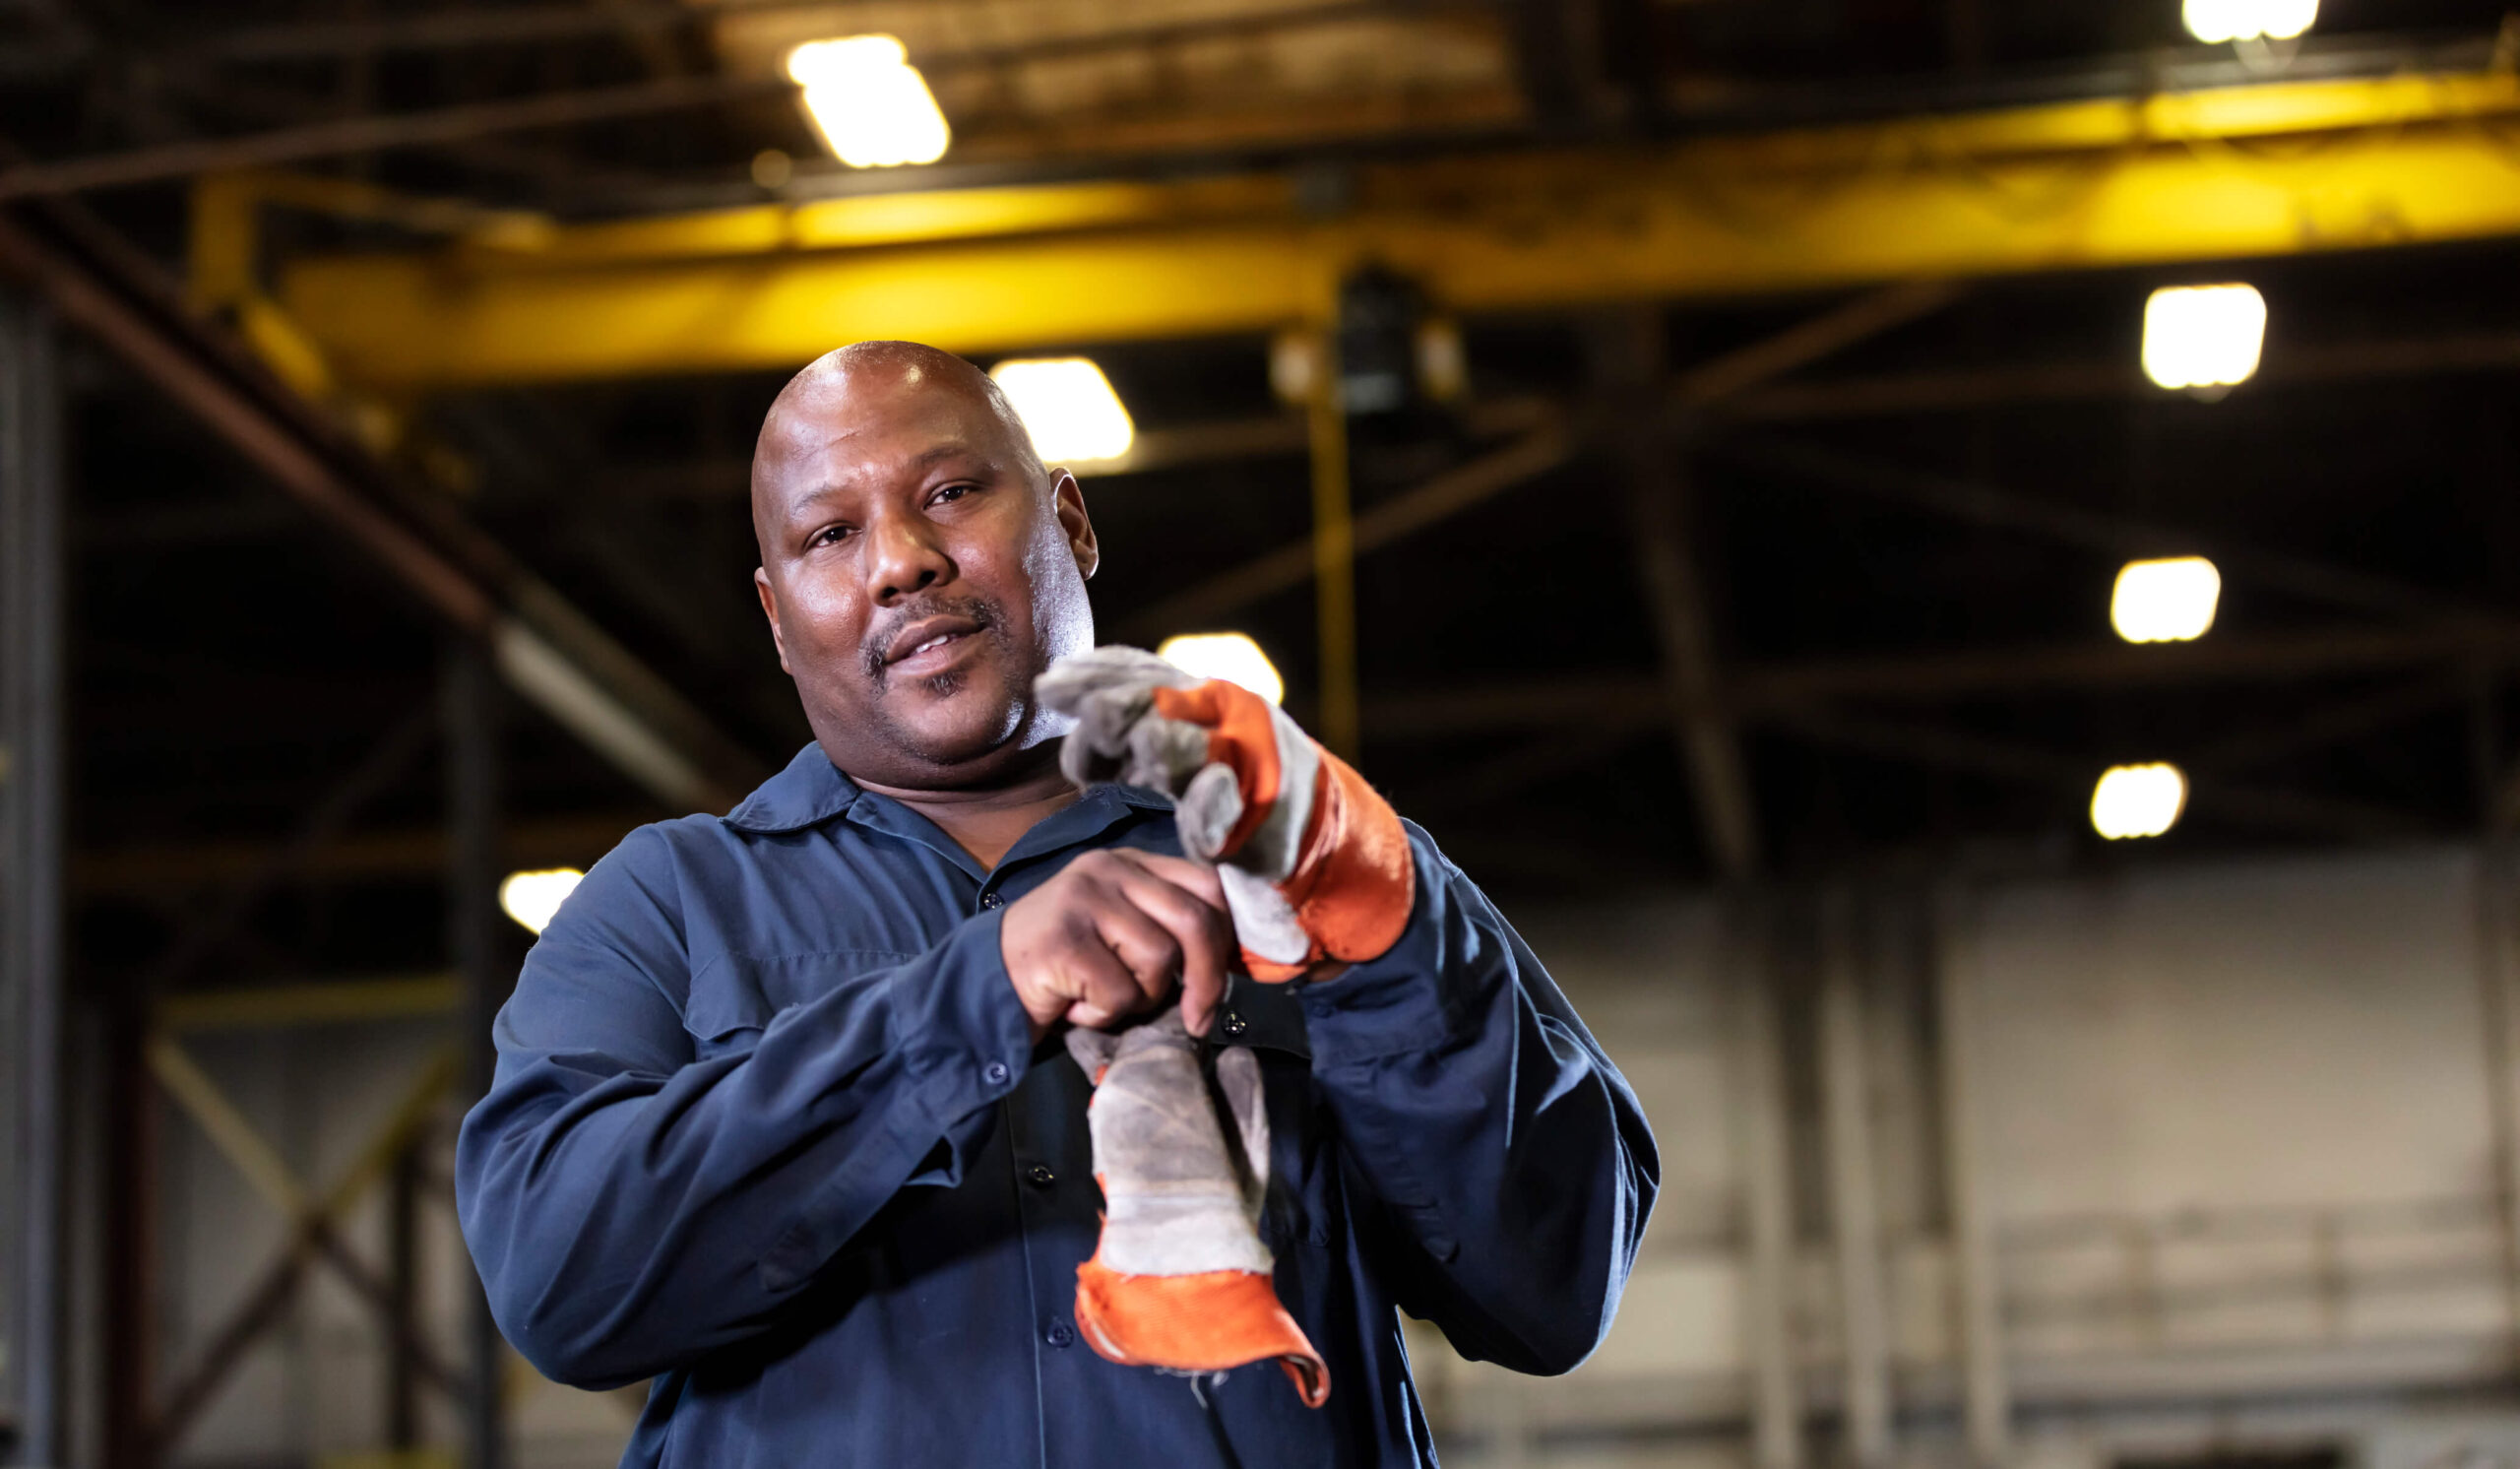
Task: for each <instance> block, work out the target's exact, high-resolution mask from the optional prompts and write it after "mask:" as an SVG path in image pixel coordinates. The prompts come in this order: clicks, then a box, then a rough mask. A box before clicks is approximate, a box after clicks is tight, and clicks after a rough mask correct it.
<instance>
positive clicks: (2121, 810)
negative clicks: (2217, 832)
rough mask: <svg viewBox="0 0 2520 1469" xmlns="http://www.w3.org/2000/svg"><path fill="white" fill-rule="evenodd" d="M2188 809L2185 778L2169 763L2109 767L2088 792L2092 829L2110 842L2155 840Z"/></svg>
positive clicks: (2175, 823)
mask: <svg viewBox="0 0 2520 1469" xmlns="http://www.w3.org/2000/svg"><path fill="white" fill-rule="evenodd" d="M2186 807H2187V777H2186V776H2183V775H2181V774H2179V770H2178V767H2177V766H2175V765H2169V764H2153V765H2112V766H2110V768H2109V770H2108V771H2107V772H2105V773H2104V774H2103V775H2102V776H2101V778H2100V784H2099V785H2097V786H2095V787H2093V788H2092V793H2091V829H2092V830H2094V831H2096V832H2098V833H2100V834H2101V835H2102V836H2104V837H2107V838H2108V839H2109V840H2110V841H2112V842H2122V841H2125V840H2127V839H2128V838H2131V837H2157V836H2160V835H2161V834H2162V833H2163V832H2166V831H2168V830H2170V829H2171V828H2172V827H2173V826H2175V825H2177V824H2178V813H2179V812H2180V811H2182V810H2184V809H2186Z"/></svg>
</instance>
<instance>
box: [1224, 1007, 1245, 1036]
mask: <svg viewBox="0 0 2520 1469" xmlns="http://www.w3.org/2000/svg"><path fill="white" fill-rule="evenodd" d="M1249 1029H1251V1022H1250V1021H1248V1020H1245V1019H1243V1018H1242V1014H1241V1012H1240V1011H1238V1010H1228V1011H1226V1012H1225V1033H1226V1034H1227V1035H1229V1036H1238V1035H1241V1034H1242V1033H1243V1032H1244V1031H1247V1030H1249Z"/></svg>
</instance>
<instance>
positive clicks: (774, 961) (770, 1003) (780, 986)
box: [682, 949, 917, 1060]
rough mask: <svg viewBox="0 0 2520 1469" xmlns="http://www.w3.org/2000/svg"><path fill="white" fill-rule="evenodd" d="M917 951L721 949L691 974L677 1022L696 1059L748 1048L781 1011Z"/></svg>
mask: <svg viewBox="0 0 2520 1469" xmlns="http://www.w3.org/2000/svg"><path fill="white" fill-rule="evenodd" d="M916 957H917V955H915V954H904V953H897V952H895V951H893V950H891V949H819V950H815V951H813V952H809V953H799V954H738V953H725V954H721V955H719V956H718V957H717V958H716V959H715V960H713V961H711V962H710V963H709V964H708V965H707V966H705V967H704V968H703V969H702V970H701V971H700V972H699V973H698V974H695V975H693V976H692V977H691V994H690V998H689V999H688V1000H687V1001H686V1002H685V1003H684V1005H683V1008H682V1028H683V1029H684V1030H686V1031H688V1032H690V1033H691V1042H692V1048H693V1050H694V1052H695V1053H696V1054H697V1056H698V1058H699V1059H702V1060H707V1059H709V1058H710V1057H712V1056H720V1055H730V1054H737V1053H740V1052H746V1051H750V1050H752V1049H753V1048H754V1047H755V1046H758V1045H760V1044H761V1033H762V1032H763V1031H765V1030H768V1029H769V1028H770V1025H771V1022H773V1021H775V1020H777V1019H778V1018H779V1017H780V1015H781V1014H783V1013H784V1012H786V1011H788V1010H792V1009H794V1008H795V1007H797V1006H798V1005H802V1004H810V1003H812V1002H813V1001H814V1000H817V999H820V998H822V997H823V996H824V995H826V994H829V993H831V992H832V991H833V990H838V989H840V988H841V987H843V986H845V985H847V984H849V983H850V982H851V981H852V980H860V979H864V978H865V977H866V976H868V975H871V974H874V973H876V972H878V971H880V970H886V969H893V968H897V967H899V966H901V965H903V964H906V963H908V962H910V961H911V960H912V959H914V958H916Z"/></svg>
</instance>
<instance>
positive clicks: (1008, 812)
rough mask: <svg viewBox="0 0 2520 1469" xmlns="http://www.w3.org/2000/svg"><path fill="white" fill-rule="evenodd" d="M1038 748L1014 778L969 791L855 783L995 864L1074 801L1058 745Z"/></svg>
mask: <svg viewBox="0 0 2520 1469" xmlns="http://www.w3.org/2000/svg"><path fill="white" fill-rule="evenodd" d="M1041 749H1042V751H1043V753H1044V755H1045V756H1046V758H1044V759H1042V760H1040V761H1039V762H1031V761H1028V762H1026V763H1027V766H1028V768H1027V769H1026V770H1025V771H1024V772H1023V773H1022V774H1020V775H1018V776H1016V777H1015V778H1014V779H1012V780H1010V781H1008V782H1005V783H1003V784H996V785H990V786H986V787H981V788H977V789H973V790H964V791H909V790H902V789H899V788H896V787H892V786H879V785H876V784H874V783H873V782H870V781H862V780H861V781H859V782H858V783H857V784H858V785H859V786H861V787H863V788H865V789H866V790H869V791H873V792H877V793H879V794H881V795H884V796H889V797H891V798H893V799H895V800H898V801H900V802H901V803H902V804H903V805H906V806H908V807H910V808H911V809H912V810H914V811H916V812H918V813H919V814H920V815H922V816H924V817H926V818H927V819H928V820H930V821H933V822H935V823H936V828H937V830H939V831H942V832H943V833H945V835H947V836H949V837H951V838H953V839H954V845H956V846H957V847H960V848H962V849H963V850H964V851H965V852H968V853H970V854H971V855H972V857H973V859H974V860H975V861H977V862H978V863H979V864H980V865H981V866H983V867H995V866H996V865H997V864H998V862H1000V861H1001V860H1003V859H1004V858H1005V856H1006V853H1007V850H1008V849H1009V848H1011V847H1013V846H1014V845H1015V844H1016V843H1017V842H1019V841H1021V840H1023V837H1024V833H1026V832H1028V831H1031V830H1032V829H1033V827H1034V825H1035V824H1036V823H1038V822H1039V821H1040V819H1041V818H1042V817H1044V816H1047V815H1049V814H1050V813H1051V812H1053V811H1058V810H1062V809H1064V808H1066V807H1067V806H1070V805H1073V804H1074V803H1075V802H1076V799H1077V789H1076V787H1074V786H1072V785H1070V784H1068V779H1067V777H1066V776H1064V775H1062V774H1060V773H1059V766H1058V758H1057V749H1058V746H1057V745H1056V744H1055V743H1049V744H1044V745H1042V746H1041Z"/></svg>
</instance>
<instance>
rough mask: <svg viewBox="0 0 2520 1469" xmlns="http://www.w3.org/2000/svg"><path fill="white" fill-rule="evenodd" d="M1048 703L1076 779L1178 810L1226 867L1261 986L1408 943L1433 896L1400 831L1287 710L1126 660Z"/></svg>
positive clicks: (1045, 681) (1090, 657)
mask: <svg viewBox="0 0 2520 1469" xmlns="http://www.w3.org/2000/svg"><path fill="white" fill-rule="evenodd" d="M1037 689H1038V691H1039V693H1040V698H1041V702H1042V703H1043V704H1044V705H1046V706H1047V707H1049V708H1050V709H1052V710H1055V711H1057V712H1058V713H1061V714H1068V715H1073V716H1075V718H1076V721H1077V724H1076V729H1075V730H1074V731H1073V732H1071V733H1070V734H1068V736H1067V742H1066V744H1065V745H1063V746H1062V747H1061V748H1060V751H1059V764H1060V766H1061V767H1062V768H1063V769H1064V770H1065V771H1066V772H1067V775H1068V779H1070V780H1072V781H1074V782H1076V783H1077V784H1078V785H1080V786H1092V785H1098V784H1103V783H1106V782H1112V781H1117V782H1120V783H1121V784H1124V785H1130V786H1143V787H1146V788H1148V789H1150V790H1154V791H1161V792H1163V793H1164V794H1165V795H1166V796H1169V797H1171V798H1172V804H1173V810H1174V813H1175V816H1176V817H1177V820H1178V824H1179V827H1180V831H1181V847H1182V850H1183V851H1185V852H1187V853H1188V854H1189V855H1190V856H1192V857H1194V858H1197V859H1199V860H1200V861H1202V862H1214V863H1216V865H1217V875H1218V876H1219V877H1220V878H1221V879H1222V880H1223V883H1224V886H1225V896H1226V903H1227V905H1228V906H1229V908H1231V909H1232V910H1233V927H1234V934H1235V937H1236V938H1237V939H1239V940H1240V942H1241V944H1242V957H1243V963H1244V966H1245V968H1247V969H1248V970H1249V971H1250V974H1251V977H1252V978H1253V979H1255V980H1262V981H1267V982H1270V983H1280V982H1284V981H1287V980H1291V979H1293V978H1295V977H1296V976H1297V975H1300V974H1302V973H1303V972H1304V971H1305V970H1306V969H1308V968H1310V967H1311V966H1312V965H1315V964H1318V963H1321V962H1323V961H1325V960H1341V961H1346V962H1350V963H1355V962H1360V961H1363V960H1367V959H1378V958H1380V957H1381V956H1382V955H1383V954H1384V953H1385V952H1386V951H1387V950H1389V949H1390V947H1391V946H1392V945H1393V944H1394V943H1396V942H1398V941H1399V939H1400V934H1401V930H1402V929H1404V928H1406V927H1407V926H1409V911H1410V909H1411V907H1412V906H1413V905H1414V904H1415V902H1416V901H1417V895H1418V889H1417V882H1416V877H1415V874H1414V872H1413V870H1412V861H1411V858H1410V853H1409V837H1408V834H1407V833H1406V832H1404V831H1403V830H1401V826H1400V817H1399V815H1398V814H1396V813H1395V812H1394V811H1393V810H1392V808H1391V803H1390V802H1388V801H1386V800H1384V799H1383V798H1382V797H1381V796H1379V795H1378V794H1376V793H1375V791H1374V789H1373V787H1371V786H1368V785H1366V784H1365V781H1364V777H1362V776H1360V775H1358V774H1356V772H1355V771H1354V770H1352V769H1350V768H1349V766H1348V763H1347V762H1346V761H1344V760H1341V759H1340V758H1339V757H1338V756H1336V755H1334V754H1332V753H1330V752H1329V751H1328V750H1326V749H1323V748H1322V747H1321V746H1320V745H1319V744H1318V743H1316V742H1314V740H1313V739H1312V737H1311V736H1310V735H1308V734H1304V733H1303V731H1302V730H1301V729H1300V728H1298V727H1297V726H1296V724H1295V722H1294V721H1293V720H1292V719H1289V718H1288V717H1287V715H1286V712H1285V711H1284V710H1281V709H1280V708H1278V706H1276V705H1275V704H1272V703H1270V702H1269V701H1268V700H1266V699H1263V698H1261V697H1260V696H1259V695H1258V694H1255V693H1253V692H1251V691H1250V690H1249V689H1246V688H1242V687H1240V686H1238V685H1236V684H1231V683H1228V682H1226V681H1225V680H1223V679H1221V678H1212V679H1208V680H1206V681H1204V682H1203V681H1201V680H1199V679H1197V678H1194V677H1192V676H1191V675H1189V674H1188V673H1185V672H1183V671H1181V670H1179V669H1177V668H1174V667H1173V666H1172V665H1171V664H1168V663H1166V662H1165V661H1164V660H1163V659H1160V658H1158V657H1156V656H1155V655H1154V654H1152V653H1146V652H1142V651H1140V650H1138V649H1136V648H1122V647H1117V646H1114V647H1107V648H1097V649H1094V650H1093V651H1092V652H1090V653H1080V654H1077V655H1075V656H1073V657H1069V658H1063V659H1060V660H1059V661H1058V662H1057V663H1054V664H1052V665H1050V667H1049V670H1048V671H1046V672H1044V673H1042V674H1041V676H1040V680H1039V682H1038V684H1037Z"/></svg>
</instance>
